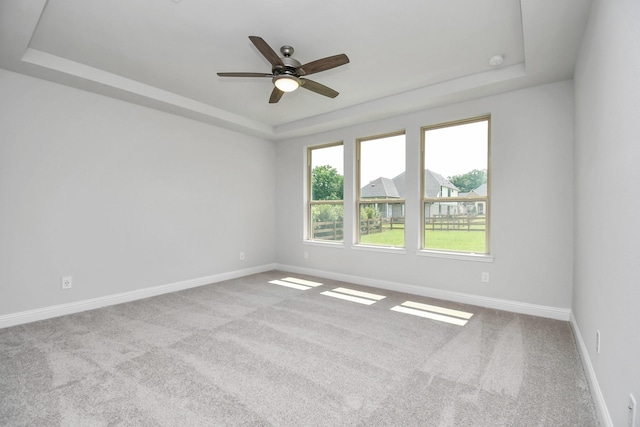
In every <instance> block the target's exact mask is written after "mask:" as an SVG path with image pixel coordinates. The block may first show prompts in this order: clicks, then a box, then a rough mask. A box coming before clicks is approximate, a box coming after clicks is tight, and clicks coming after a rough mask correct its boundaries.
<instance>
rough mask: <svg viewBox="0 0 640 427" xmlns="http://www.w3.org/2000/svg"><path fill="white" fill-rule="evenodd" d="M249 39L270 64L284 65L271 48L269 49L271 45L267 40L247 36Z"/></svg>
mask: <svg viewBox="0 0 640 427" xmlns="http://www.w3.org/2000/svg"><path fill="white" fill-rule="evenodd" d="M249 40H251V42H252V43H253V45H254V46H255V47H257V48H258V50H259V51H260V53H261V54H262V56H264V57H265V58H267V61H269V63H270V64H271V65H273V66H276V65H279V66H281V67H284V63H283V62H282V59H280V57H279V56H278V54H277V53H275V52H274V50H273V49H271V46H269V45H268V44H267V42H266V41H264V40H263V39H262V37H258V36H249Z"/></svg>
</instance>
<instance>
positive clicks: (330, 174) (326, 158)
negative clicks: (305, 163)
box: [311, 145, 344, 200]
mask: <svg viewBox="0 0 640 427" xmlns="http://www.w3.org/2000/svg"><path fill="white" fill-rule="evenodd" d="M342 155H343V147H342V145H334V146H331V147H323V148H315V149H312V150H311V200H342V198H343V182H344V176H343V174H344V173H343V171H342V168H343V164H344V161H343V158H342Z"/></svg>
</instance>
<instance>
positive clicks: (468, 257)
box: [416, 249, 494, 262]
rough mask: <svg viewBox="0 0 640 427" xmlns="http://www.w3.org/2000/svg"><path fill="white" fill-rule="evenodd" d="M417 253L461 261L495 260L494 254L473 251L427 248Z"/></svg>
mask: <svg viewBox="0 0 640 427" xmlns="http://www.w3.org/2000/svg"><path fill="white" fill-rule="evenodd" d="M416 255H418V256H424V257H431V258H446V259H457V260H460V261H475V262H493V260H494V257H493V255H486V254H472V253H468V254H465V253H459V252H442V251H429V250H426V249H422V250H419V251H416Z"/></svg>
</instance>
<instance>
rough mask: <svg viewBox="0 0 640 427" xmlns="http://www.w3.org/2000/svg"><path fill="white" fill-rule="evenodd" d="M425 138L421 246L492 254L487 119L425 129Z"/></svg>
mask: <svg viewBox="0 0 640 427" xmlns="http://www.w3.org/2000/svg"><path fill="white" fill-rule="evenodd" d="M423 141H424V142H423V143H424V159H423V161H424V163H423V164H424V171H423V174H424V175H423V177H424V181H423V187H422V188H423V190H422V191H423V198H424V202H425V203H424V230H425V234H424V245H423V247H424V248H425V249H433V250H446V251H459V252H473V253H488V250H489V248H488V233H487V229H488V227H487V224H488V217H487V214H488V211H487V207H488V194H487V179H488V167H489V163H488V158H489V120H488V119H481V120H476V121H472V122H467V123H458V124H452V125H449V126H443V127H437V128H432V129H425V130H424V135H423ZM448 198H455V200H452V201H449V202H447V201H442V202H440V201H435V200H434V199H448Z"/></svg>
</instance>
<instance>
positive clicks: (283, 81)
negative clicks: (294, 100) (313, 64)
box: [273, 74, 300, 92]
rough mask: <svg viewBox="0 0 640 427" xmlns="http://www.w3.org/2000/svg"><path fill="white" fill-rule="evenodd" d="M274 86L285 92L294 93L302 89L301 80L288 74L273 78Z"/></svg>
mask: <svg viewBox="0 0 640 427" xmlns="http://www.w3.org/2000/svg"><path fill="white" fill-rule="evenodd" d="M273 84H274V85H275V86H276V87H277V88H278V89H280V90H281V91H283V92H293V91H294V90H296V89H298V88H299V87H300V79H299V78H297V77H296V76H290V75H287V74H283V75H279V76H276V77H274V78H273Z"/></svg>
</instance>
